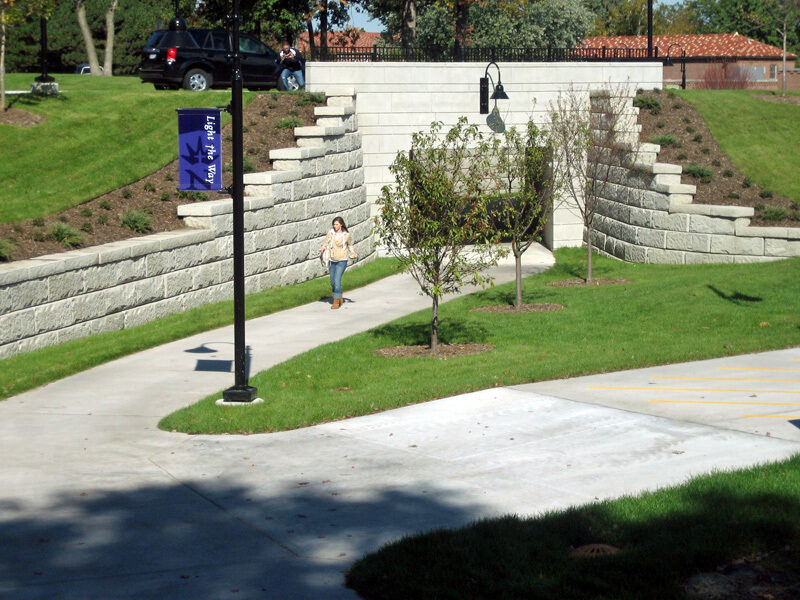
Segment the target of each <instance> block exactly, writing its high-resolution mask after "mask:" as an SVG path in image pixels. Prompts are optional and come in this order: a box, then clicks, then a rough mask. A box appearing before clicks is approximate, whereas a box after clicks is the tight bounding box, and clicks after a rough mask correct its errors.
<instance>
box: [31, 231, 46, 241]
mask: <svg viewBox="0 0 800 600" xmlns="http://www.w3.org/2000/svg"><path fill="white" fill-rule="evenodd" d="M31 237H32V238H33V241H34V242H43V241H44V234H43V233H42V232H41V231H34V232H33V235H32V236H31Z"/></svg>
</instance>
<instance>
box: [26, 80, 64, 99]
mask: <svg viewBox="0 0 800 600" xmlns="http://www.w3.org/2000/svg"><path fill="white" fill-rule="evenodd" d="M31 93H32V94H36V95H37V96H58V84H57V83H56V82H55V81H35V82H34V83H32V84H31Z"/></svg>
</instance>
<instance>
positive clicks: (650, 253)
mask: <svg viewBox="0 0 800 600" xmlns="http://www.w3.org/2000/svg"><path fill="white" fill-rule="evenodd" d="M683 259H684V253H683V252H679V251H676V250H661V249H659V248H648V249H647V262H649V263H652V264H657V265H682V264H684V260H683Z"/></svg>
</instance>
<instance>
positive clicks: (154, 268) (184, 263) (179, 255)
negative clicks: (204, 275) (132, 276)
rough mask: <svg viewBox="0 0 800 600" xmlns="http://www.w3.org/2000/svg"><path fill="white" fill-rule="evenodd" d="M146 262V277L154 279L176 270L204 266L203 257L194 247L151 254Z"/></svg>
mask: <svg viewBox="0 0 800 600" xmlns="http://www.w3.org/2000/svg"><path fill="white" fill-rule="evenodd" d="M146 261H147V262H146V268H145V273H146V276H147V277H154V276H155V275H163V274H164V273H168V272H170V271H173V270H175V269H188V268H189V267H195V266H197V265H199V264H202V263H203V255H202V252H198V251H197V250H196V249H195V247H194V246H189V247H185V248H175V249H174V250H167V251H165V252H158V253H156V254H151V255H150V256H148V257H147V258H146Z"/></svg>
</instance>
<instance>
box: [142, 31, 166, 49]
mask: <svg viewBox="0 0 800 600" xmlns="http://www.w3.org/2000/svg"><path fill="white" fill-rule="evenodd" d="M165 33H166V32H165V31H164V30H163V29H162V30H160V31H154V32H153V35H151V36H150V39H149V40H147V44H146V45H145V46H146V47H147V48H158V42H159V41H160V40H161V38H162V37H164V34H165Z"/></svg>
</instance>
